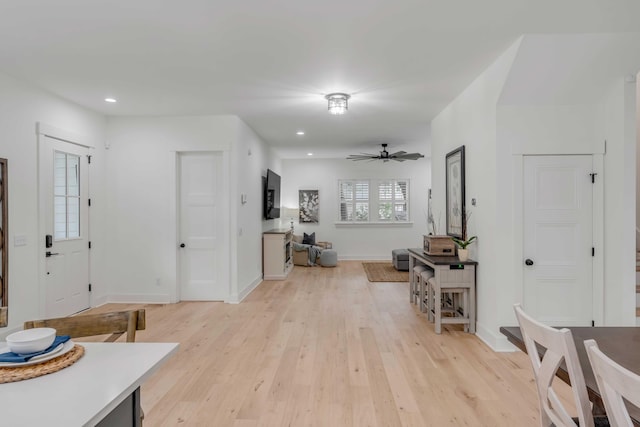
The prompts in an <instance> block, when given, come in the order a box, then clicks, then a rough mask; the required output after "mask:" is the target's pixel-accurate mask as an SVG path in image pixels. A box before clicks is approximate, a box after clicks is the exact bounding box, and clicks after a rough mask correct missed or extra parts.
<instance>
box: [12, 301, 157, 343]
mask: <svg viewBox="0 0 640 427" xmlns="http://www.w3.org/2000/svg"><path fill="white" fill-rule="evenodd" d="M44 327H48V328H55V329H56V331H57V333H58V335H69V336H71V338H80V337H88V336H93V335H106V334H111V335H110V336H109V337H108V338H107V339H106V340H105V342H114V341H115V340H117V339H118V338H120V337H121V336H122V335H123V334H125V333H126V334H127V338H126V339H127V342H134V341H135V340H136V331H140V330H143V329H145V327H146V319H145V311H144V310H143V309H141V310H131V311H114V312H110V313H103V314H87V315H80V316H73V317H60V318H56V319H42V320H29V321H26V322H24V329H31V328H44Z"/></svg>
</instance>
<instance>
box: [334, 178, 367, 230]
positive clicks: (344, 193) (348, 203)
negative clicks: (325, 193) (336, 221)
mask: <svg viewBox="0 0 640 427" xmlns="http://www.w3.org/2000/svg"><path fill="white" fill-rule="evenodd" d="M339 185H340V221H369V181H340V184H339Z"/></svg>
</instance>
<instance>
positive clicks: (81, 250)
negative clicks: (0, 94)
mask: <svg viewBox="0 0 640 427" xmlns="http://www.w3.org/2000/svg"><path fill="white" fill-rule="evenodd" d="M88 154H89V149H88V148H87V147H83V146H80V145H75V144H71V143H68V142H63V141H60V140H57V139H54V138H50V137H48V136H43V137H42V138H41V139H40V147H39V173H40V183H39V188H40V215H41V218H42V224H43V226H44V230H43V231H44V235H43V236H41V238H42V239H43V243H45V244H44V245H41V246H40V247H41V248H43V251H42V253H41V254H40V255H41V256H42V257H45V269H44V270H45V271H44V274H45V277H44V281H43V283H44V286H45V290H44V294H45V316H46V317H61V316H68V315H70V314H73V313H77V312H79V311H82V310H85V309H87V308H89V305H90V302H89V207H88V197H89V179H88V177H89V174H88Z"/></svg>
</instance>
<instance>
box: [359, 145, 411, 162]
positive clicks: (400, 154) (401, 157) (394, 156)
mask: <svg viewBox="0 0 640 427" xmlns="http://www.w3.org/2000/svg"><path fill="white" fill-rule="evenodd" d="M387 145H388V144H382V151H381V152H380V154H379V155H375V154H366V153H361V154H350V155H349V156H347V160H355V161H358V160H369V161H371V160H382V161H383V162H388V161H389V160H395V161H397V162H404V161H405V160H418V159H419V158H421V157H424V154H420V153H407V152H406V151H397V152H395V153H389V152H388V151H387Z"/></svg>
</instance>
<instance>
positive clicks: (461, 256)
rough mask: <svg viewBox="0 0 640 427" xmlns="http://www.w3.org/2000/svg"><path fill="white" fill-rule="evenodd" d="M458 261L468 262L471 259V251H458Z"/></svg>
mask: <svg viewBox="0 0 640 427" xmlns="http://www.w3.org/2000/svg"><path fill="white" fill-rule="evenodd" d="M458 259H459V260H460V261H466V260H468V259H469V249H458Z"/></svg>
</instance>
